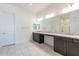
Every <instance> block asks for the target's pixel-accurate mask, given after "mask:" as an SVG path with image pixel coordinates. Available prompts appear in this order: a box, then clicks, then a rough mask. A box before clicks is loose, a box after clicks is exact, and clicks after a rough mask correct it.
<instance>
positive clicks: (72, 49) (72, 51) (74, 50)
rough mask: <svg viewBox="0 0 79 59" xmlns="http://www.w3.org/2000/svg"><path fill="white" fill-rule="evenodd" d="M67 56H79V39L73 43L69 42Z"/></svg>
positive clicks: (73, 40)
mask: <svg viewBox="0 0 79 59" xmlns="http://www.w3.org/2000/svg"><path fill="white" fill-rule="evenodd" d="M67 55H69V56H79V40H78V39H72V41H68V42H67Z"/></svg>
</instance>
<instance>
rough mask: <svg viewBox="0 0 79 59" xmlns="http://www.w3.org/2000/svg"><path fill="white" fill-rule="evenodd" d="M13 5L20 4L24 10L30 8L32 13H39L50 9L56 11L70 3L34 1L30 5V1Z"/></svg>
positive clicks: (17, 4)
mask: <svg viewBox="0 0 79 59" xmlns="http://www.w3.org/2000/svg"><path fill="white" fill-rule="evenodd" d="M12 5H15V6H18V7H20V8H22V9H24V10H28V11H30V12H31V13H35V14H37V13H39V12H40V11H44V10H48V9H52V10H54V11H55V10H59V9H62V8H64V7H66V6H67V5H69V3H32V5H30V3H13V4H12Z"/></svg>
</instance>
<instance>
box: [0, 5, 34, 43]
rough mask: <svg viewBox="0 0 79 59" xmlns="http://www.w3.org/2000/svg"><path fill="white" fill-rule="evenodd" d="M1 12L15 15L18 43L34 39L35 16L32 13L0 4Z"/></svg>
mask: <svg viewBox="0 0 79 59" xmlns="http://www.w3.org/2000/svg"><path fill="white" fill-rule="evenodd" d="M0 11H5V12H10V13H13V14H14V20H15V42H16V43H22V42H26V41H28V40H30V39H32V24H33V15H32V14H31V13H29V12H28V11H24V10H22V9H21V8H18V7H16V6H13V5H10V4H0Z"/></svg>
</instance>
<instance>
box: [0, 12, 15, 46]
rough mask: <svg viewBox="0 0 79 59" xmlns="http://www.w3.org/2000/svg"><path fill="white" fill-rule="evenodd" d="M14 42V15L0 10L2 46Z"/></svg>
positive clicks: (0, 44) (0, 41) (0, 42)
mask: <svg viewBox="0 0 79 59" xmlns="http://www.w3.org/2000/svg"><path fill="white" fill-rule="evenodd" d="M14 43H15V40H14V15H13V14H12V13H7V12H0V47H1V46H6V45H10V44H14Z"/></svg>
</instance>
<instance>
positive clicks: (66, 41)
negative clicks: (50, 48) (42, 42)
mask: <svg viewBox="0 0 79 59" xmlns="http://www.w3.org/2000/svg"><path fill="white" fill-rule="evenodd" d="M54 51H56V52H58V53H60V54H62V55H65V56H79V40H78V39H71V38H66V37H58V36H56V37H54Z"/></svg>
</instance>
